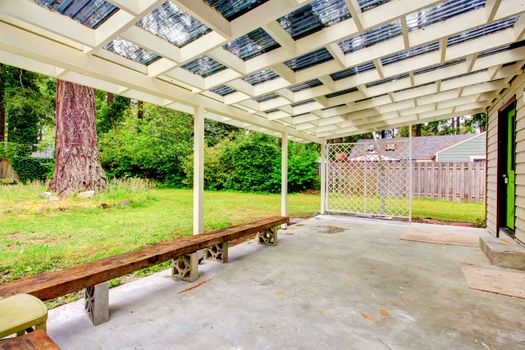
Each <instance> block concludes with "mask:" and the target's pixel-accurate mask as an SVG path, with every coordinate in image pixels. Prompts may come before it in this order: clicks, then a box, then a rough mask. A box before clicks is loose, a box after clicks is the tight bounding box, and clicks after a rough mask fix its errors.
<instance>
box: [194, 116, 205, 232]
mask: <svg viewBox="0 0 525 350" xmlns="http://www.w3.org/2000/svg"><path fill="white" fill-rule="evenodd" d="M205 112H206V110H205V109H204V107H203V106H198V107H197V108H196V110H195V115H194V117H193V234H194V235H196V234H199V233H203V232H204V114H205Z"/></svg>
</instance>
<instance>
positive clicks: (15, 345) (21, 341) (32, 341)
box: [0, 330, 60, 350]
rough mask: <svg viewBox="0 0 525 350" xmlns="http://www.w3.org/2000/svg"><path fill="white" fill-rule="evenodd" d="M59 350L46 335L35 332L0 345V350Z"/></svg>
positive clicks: (38, 331)
mask: <svg viewBox="0 0 525 350" xmlns="http://www.w3.org/2000/svg"><path fill="white" fill-rule="evenodd" d="M15 349H16V350H37V349H38V350H60V348H59V347H58V346H57V345H56V344H55V342H54V341H53V340H51V338H49V337H48V335H47V334H46V333H45V332H44V331H42V330H37V331H34V332H31V333H27V334H24V335H22V336H20V337H17V338H14V339H13V340H10V341H7V342H6V343H1V344H0V350H15Z"/></svg>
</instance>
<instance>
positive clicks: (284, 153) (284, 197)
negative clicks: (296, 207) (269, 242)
mask: <svg viewBox="0 0 525 350" xmlns="http://www.w3.org/2000/svg"><path fill="white" fill-rule="evenodd" d="M281 216H288V133H287V132H284V133H283V136H282V139H281ZM283 228H286V224H284V225H283Z"/></svg>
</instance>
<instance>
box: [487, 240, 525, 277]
mask: <svg viewBox="0 0 525 350" xmlns="http://www.w3.org/2000/svg"><path fill="white" fill-rule="evenodd" d="M479 246H480V248H481V250H482V251H483V253H485V255H486V256H487V258H489V260H490V262H491V263H492V264H493V265H497V266H501V267H508V268H511V269H519V270H525V247H522V246H520V245H519V244H518V243H516V242H514V241H511V240H503V239H499V238H495V237H487V236H485V237H483V236H482V237H480V238H479Z"/></svg>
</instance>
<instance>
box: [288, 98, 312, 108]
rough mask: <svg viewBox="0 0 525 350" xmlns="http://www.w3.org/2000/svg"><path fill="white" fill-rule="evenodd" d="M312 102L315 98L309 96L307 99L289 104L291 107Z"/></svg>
mask: <svg viewBox="0 0 525 350" xmlns="http://www.w3.org/2000/svg"><path fill="white" fill-rule="evenodd" d="M312 102H315V100H314V99H313V98H309V99H308V100H304V101H299V102H295V103H292V104H291V105H290V106H292V108H293V107H299V106H302V105H305V104H308V103H312Z"/></svg>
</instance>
